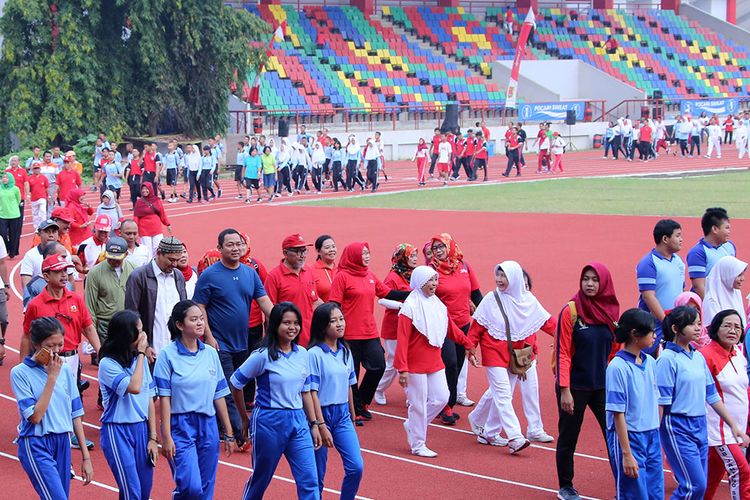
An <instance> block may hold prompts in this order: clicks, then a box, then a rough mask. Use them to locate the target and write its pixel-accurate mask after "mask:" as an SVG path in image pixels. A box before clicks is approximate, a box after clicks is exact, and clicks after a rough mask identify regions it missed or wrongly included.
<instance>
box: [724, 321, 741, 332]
mask: <svg viewBox="0 0 750 500" xmlns="http://www.w3.org/2000/svg"><path fill="white" fill-rule="evenodd" d="M720 328H724V329H725V330H727V331H730V332H742V326H741V325H733V324H731V323H722V325H721V326H720Z"/></svg>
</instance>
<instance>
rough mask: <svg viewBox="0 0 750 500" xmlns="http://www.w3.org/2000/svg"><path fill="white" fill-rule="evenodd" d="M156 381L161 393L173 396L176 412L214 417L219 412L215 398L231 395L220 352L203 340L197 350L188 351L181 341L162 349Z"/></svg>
mask: <svg viewBox="0 0 750 500" xmlns="http://www.w3.org/2000/svg"><path fill="white" fill-rule="evenodd" d="M154 380H155V381H156V388H157V391H158V393H159V396H169V397H171V398H172V400H171V403H172V414H180V413H202V414H204V415H208V416H209V417H212V416H214V415H215V414H216V408H214V400H216V399H219V398H223V397H225V396H228V395H229V386H227V381H226V379H225V378H224V372H223V371H222V369H221V362H220V361H219V354H218V353H217V352H216V349H214V348H213V347H211V346H210V345H205V344H204V343H203V342H201V341H200V340H199V341H198V350H197V351H196V352H190V351H188V350H187V348H186V347H185V346H184V345H183V344H182V342H180V341H179V340H176V341H173V342H172V343H171V344H169V345H168V346H167V347H165V348H164V349H162V351H161V352H160V353H159V356H158V357H157V358H156V365H155V366H154Z"/></svg>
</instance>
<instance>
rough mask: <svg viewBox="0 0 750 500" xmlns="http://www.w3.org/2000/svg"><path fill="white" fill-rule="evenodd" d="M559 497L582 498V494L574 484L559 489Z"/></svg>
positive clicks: (565, 499) (567, 499)
mask: <svg viewBox="0 0 750 500" xmlns="http://www.w3.org/2000/svg"><path fill="white" fill-rule="evenodd" d="M557 498H559V499H560V500H581V495H579V494H578V492H577V491H576V489H575V488H573V487H572V486H565V487H564V488H560V489H559V490H558V491H557Z"/></svg>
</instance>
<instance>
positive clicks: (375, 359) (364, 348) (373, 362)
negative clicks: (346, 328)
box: [348, 338, 385, 413]
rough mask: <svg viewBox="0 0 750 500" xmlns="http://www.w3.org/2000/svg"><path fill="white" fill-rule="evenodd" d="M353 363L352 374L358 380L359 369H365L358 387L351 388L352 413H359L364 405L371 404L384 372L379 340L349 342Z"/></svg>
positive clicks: (381, 348)
mask: <svg viewBox="0 0 750 500" xmlns="http://www.w3.org/2000/svg"><path fill="white" fill-rule="evenodd" d="M348 342H349V348H350V349H351V351H352V360H353V361H354V374H355V375H356V376H357V380H359V369H360V367H362V368H364V369H365V375H364V376H363V377H362V380H361V381H360V382H359V384H358V385H353V386H352V392H353V395H354V411H355V413H356V412H359V411H361V410H362V409H363V408H364V406H365V405H369V404H370V403H371V402H372V398H373V396H375V390H376V389H377V388H378V384H379V383H380V379H381V378H382V377H383V372H385V351H383V346H382V345H381V344H380V339H379V338H377V339H367V340H349V341H348Z"/></svg>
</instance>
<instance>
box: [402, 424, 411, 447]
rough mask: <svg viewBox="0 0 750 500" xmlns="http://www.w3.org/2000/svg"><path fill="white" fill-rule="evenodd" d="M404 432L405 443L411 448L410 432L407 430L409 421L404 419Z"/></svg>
mask: <svg viewBox="0 0 750 500" xmlns="http://www.w3.org/2000/svg"><path fill="white" fill-rule="evenodd" d="M404 432H406V443H407V444H408V445H409V448H411V433H410V432H409V421H408V420H404Z"/></svg>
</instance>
